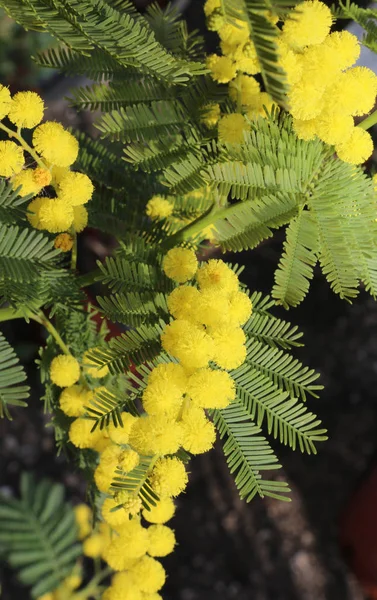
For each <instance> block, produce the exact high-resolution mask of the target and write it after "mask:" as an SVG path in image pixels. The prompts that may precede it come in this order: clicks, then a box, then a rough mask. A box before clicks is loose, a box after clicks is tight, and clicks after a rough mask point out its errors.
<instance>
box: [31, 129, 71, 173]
mask: <svg viewBox="0 0 377 600" xmlns="http://www.w3.org/2000/svg"><path fill="white" fill-rule="evenodd" d="M33 145H34V147H35V149H36V151H37V152H38V153H39V154H40V155H41V156H42V157H43V158H45V159H46V160H47V161H48V162H49V163H51V164H53V165H56V166H58V167H69V166H70V165H72V164H73V163H74V162H75V160H76V158H77V155H78V151H79V144H78V141H77V140H76V138H75V137H73V135H72V134H71V133H69V131H66V130H65V129H64V127H63V126H62V125H61V124H60V123H55V122H53V121H47V122H46V123H42V125H39V126H38V127H37V128H36V129H35V130H34V133H33Z"/></svg>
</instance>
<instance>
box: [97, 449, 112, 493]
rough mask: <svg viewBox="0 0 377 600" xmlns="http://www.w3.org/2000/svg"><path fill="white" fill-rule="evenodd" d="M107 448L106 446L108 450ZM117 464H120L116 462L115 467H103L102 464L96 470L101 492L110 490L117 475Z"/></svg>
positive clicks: (98, 486)
mask: <svg viewBox="0 0 377 600" xmlns="http://www.w3.org/2000/svg"><path fill="white" fill-rule="evenodd" d="M109 447H110V446H108V447H107V448H109ZM107 448H105V450H107ZM105 450H104V452H105ZM117 466H118V465H117V464H115V465H114V467H113V468H109V467H103V466H102V465H98V467H97V468H96V470H95V471H94V481H95V483H96V486H97V488H98V489H99V491H100V492H104V493H108V492H110V487H111V484H112V482H113V479H114V477H115V470H116V468H117Z"/></svg>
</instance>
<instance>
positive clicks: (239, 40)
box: [219, 19, 250, 45]
mask: <svg viewBox="0 0 377 600" xmlns="http://www.w3.org/2000/svg"><path fill="white" fill-rule="evenodd" d="M249 35H250V30H249V26H248V24H247V23H246V22H245V21H241V19H235V20H234V24H233V23H226V24H225V25H224V26H223V27H221V29H220V30H219V36H220V39H221V40H222V41H223V42H227V43H232V44H237V45H238V44H244V43H245V42H247V40H248V39H249Z"/></svg>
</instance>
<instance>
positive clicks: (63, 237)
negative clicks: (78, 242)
mask: <svg viewBox="0 0 377 600" xmlns="http://www.w3.org/2000/svg"><path fill="white" fill-rule="evenodd" d="M54 246H55V248H57V249H58V250H61V251H62V252H69V251H70V250H72V248H73V237H72V236H71V235H69V233H59V235H57V236H56V238H55V241H54Z"/></svg>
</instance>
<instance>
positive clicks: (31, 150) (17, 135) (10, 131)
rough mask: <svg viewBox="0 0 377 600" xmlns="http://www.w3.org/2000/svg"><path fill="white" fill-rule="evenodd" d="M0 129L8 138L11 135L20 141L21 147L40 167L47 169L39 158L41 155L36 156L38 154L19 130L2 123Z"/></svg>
mask: <svg viewBox="0 0 377 600" xmlns="http://www.w3.org/2000/svg"><path fill="white" fill-rule="evenodd" d="M0 129H2V130H3V131H5V132H6V133H7V134H8V136H9V137H10V138H12V137H13V138H15V139H16V140H17V141H18V142H20V144H21V146H22V147H23V149H24V150H26V151H27V152H28V153H29V154H30V156H32V157H33V158H34V160H35V161H36V163H37V164H38V165H39V166H40V167H42V169H46V170H48V167H47V165H45V163H44V162H43V160H42V159H41V157H40V156H38V154H37V153H36V151H35V150H34V148H32V147H31V146H29V144H28V143H27V142H26V141H25V140H24V138H23V137H22V135H21V133H20V131H14V130H13V129H10V128H9V127H7V126H6V125H4V124H3V123H0Z"/></svg>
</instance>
